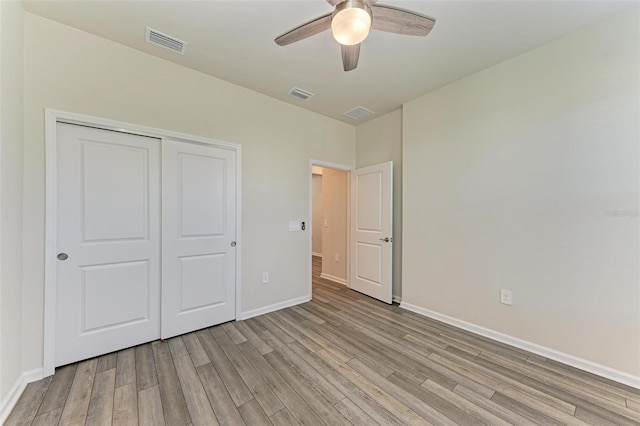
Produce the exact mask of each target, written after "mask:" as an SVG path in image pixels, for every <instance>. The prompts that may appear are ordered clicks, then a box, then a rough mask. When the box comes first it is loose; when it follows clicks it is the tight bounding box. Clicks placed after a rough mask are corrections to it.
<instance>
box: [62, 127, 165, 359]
mask: <svg viewBox="0 0 640 426" xmlns="http://www.w3.org/2000/svg"><path fill="white" fill-rule="evenodd" d="M57 149H58V152H57V170H58V172H57V205H56V208H57V213H56V214H57V229H56V232H57V249H58V260H57V268H56V274H57V277H56V283H57V284H56V286H57V291H56V310H55V311H56V339H55V342H56V345H55V348H56V351H55V365H56V366H58V365H64V364H68V363H71V362H75V361H78V360H81V359H86V358H91V357H94V356H96V355H100V354H104V353H108V352H112V351H115V350H119V349H122V348H126V347H130V346H134V345H138V344H140V343H143V342H148V341H151V340H155V339H157V338H159V337H160V263H159V262H160V141H159V140H158V139H154V138H148V137H144V136H137V135H130V134H125V133H119V132H112V131H107V130H100V129H95V128H90V127H83V126H76V125H71V124H63V123H59V124H58V125H57Z"/></svg>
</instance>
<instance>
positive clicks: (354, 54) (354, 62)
mask: <svg viewBox="0 0 640 426" xmlns="http://www.w3.org/2000/svg"><path fill="white" fill-rule="evenodd" d="M341 46H342V65H344V70H345V71H351V70H353V69H355V68H356V67H357V66H358V58H359V57H360V44H354V45H353V46H346V45H344V44H342V45H341Z"/></svg>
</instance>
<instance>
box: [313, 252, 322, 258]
mask: <svg viewBox="0 0 640 426" xmlns="http://www.w3.org/2000/svg"><path fill="white" fill-rule="evenodd" d="M311 256H315V257H322V253H316V252H315V251H312V252H311Z"/></svg>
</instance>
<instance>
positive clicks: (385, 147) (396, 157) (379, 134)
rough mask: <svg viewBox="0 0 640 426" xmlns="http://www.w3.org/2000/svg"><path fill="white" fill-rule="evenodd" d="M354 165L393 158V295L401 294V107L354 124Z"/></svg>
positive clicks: (371, 163) (398, 295)
mask: <svg viewBox="0 0 640 426" xmlns="http://www.w3.org/2000/svg"><path fill="white" fill-rule="evenodd" d="M356 135H357V136H356V167H366V166H371V165H373V164H379V163H385V162H387V161H393V277H392V279H393V296H394V298H401V297H402V109H397V110H395V111H392V112H390V113H388V114H385V115H383V116H382V117H379V118H376V119H375V120H371V121H369V122H367V123H365V124H362V125H360V126H358V128H357V129H356Z"/></svg>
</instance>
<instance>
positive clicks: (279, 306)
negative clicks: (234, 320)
mask: <svg viewBox="0 0 640 426" xmlns="http://www.w3.org/2000/svg"><path fill="white" fill-rule="evenodd" d="M310 300H311V296H302V297H298V298H296V299H289V300H285V301H284V302H279V303H274V304H273V305H269V306H264V307H262V308H258V309H252V310H250V311H246V312H242V313H241V314H240V319H241V320H246V319H249V318H253V317H257V316H258V315H264V314H268V313H269V312H273V311H278V310H280V309H284V308H288V307H290V306H295V305H299V304H301V303H307V302H308V301H310Z"/></svg>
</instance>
